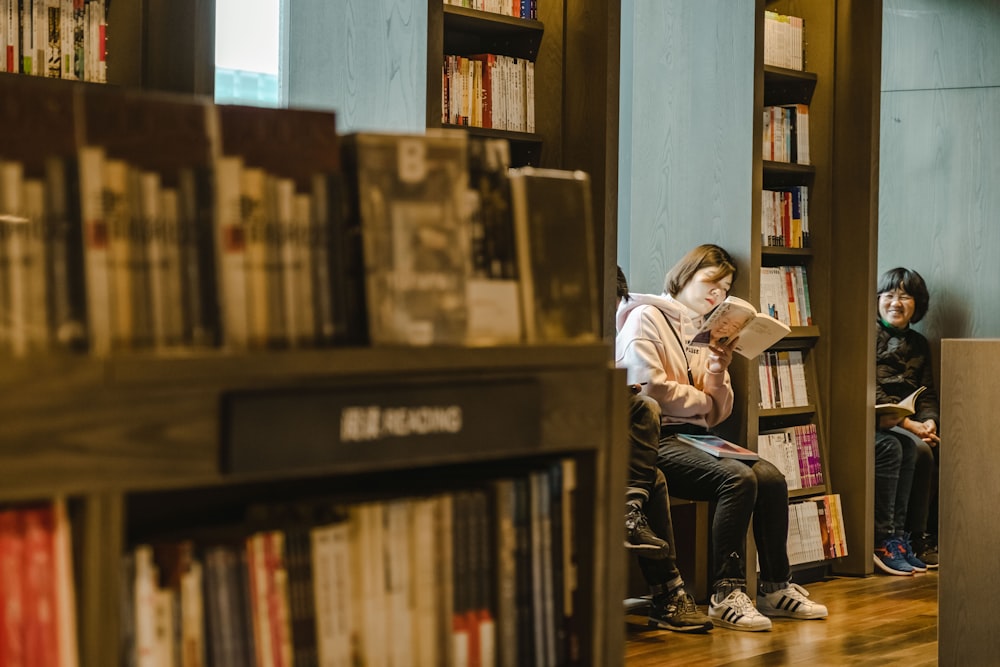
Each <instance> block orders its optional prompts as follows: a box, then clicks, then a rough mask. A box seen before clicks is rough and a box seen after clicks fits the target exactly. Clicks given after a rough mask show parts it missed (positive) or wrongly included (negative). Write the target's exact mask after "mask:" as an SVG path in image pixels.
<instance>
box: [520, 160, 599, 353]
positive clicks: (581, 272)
mask: <svg viewBox="0 0 1000 667" xmlns="http://www.w3.org/2000/svg"><path fill="white" fill-rule="evenodd" d="M511 197H512V200H513V205H514V230H515V237H516V240H517V259H518V270H519V275H520V284H521V297H522V299H521V308H522V314H523V320H524V328H525V338H526V340H527V341H528V342H529V343H539V342H563V341H580V342H583V341H594V340H597V339H598V338H599V337H600V322H599V317H600V315H599V314H600V305H599V299H598V295H597V269H596V266H597V264H596V260H595V258H594V240H593V239H594V225H593V218H592V212H591V203H590V202H591V196H590V177H589V176H588V175H587V174H586V173H584V172H582V171H562V170H557V169H535V168H533V167H523V168H521V169H516V170H513V171H512V172H511Z"/></svg>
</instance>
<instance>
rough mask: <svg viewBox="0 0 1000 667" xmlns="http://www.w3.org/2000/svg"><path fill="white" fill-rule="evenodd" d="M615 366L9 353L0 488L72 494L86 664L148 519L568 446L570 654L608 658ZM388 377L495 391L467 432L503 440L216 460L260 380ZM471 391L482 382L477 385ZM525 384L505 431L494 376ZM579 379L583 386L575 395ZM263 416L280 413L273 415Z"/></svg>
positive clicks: (101, 650)
mask: <svg viewBox="0 0 1000 667" xmlns="http://www.w3.org/2000/svg"><path fill="white" fill-rule="evenodd" d="M618 375H619V374H618V372H617V371H614V370H610V364H609V351H608V349H607V348H606V347H605V346H603V345H587V346H531V347H507V348H496V349H488V350H485V349H449V350H433V349H430V350H421V351H420V353H419V354H415V353H414V351H413V350H411V349H404V348H398V349H341V350H329V351H318V350H315V351H302V352H291V351H290V352H280V353H261V354H252V355H222V354H210V353H205V354H190V355H183V356H179V357H176V358H162V357H157V356H154V355H128V356H120V357H110V358H107V359H104V360H99V359H94V358H65V357H64V358H55V357H53V358H31V359H25V360H18V361H15V362H12V363H5V364H4V365H3V368H2V371H0V387H2V388H3V391H4V394H5V395H6V396H8V397H9V398H10V400H5V401H4V405H3V407H2V408H0V412H2V419H3V423H4V424H5V427H4V429H3V432H2V434H0V456H2V458H3V461H4V465H3V466H2V468H3V479H2V485H3V495H2V500H3V501H4V502H10V501H17V500H25V499H32V498H42V497H50V496H52V495H56V494H58V495H65V496H67V497H69V498H70V499H71V509H72V510H73V511H72V515H73V516H74V518H75V522H74V525H73V528H74V535H75V545H76V566H77V574H76V581H77V597H78V604H79V613H78V622H79V636H80V638H81V651H82V654H83V663H82V664H84V665H95V666H96V665H107V664H116V661H117V655H116V653H117V643H118V642H117V637H118V632H119V630H120V627H121V626H120V623H121V619H120V618H119V610H118V607H117V600H118V599H119V598H118V595H119V593H120V591H121V586H122V583H121V581H120V580H119V579H118V571H119V570H118V568H119V559H120V557H121V554H122V553H123V552H124V551H125V550H126V549H128V548H129V546H130V541H131V538H130V533H134V532H138V533H140V534H145V535H148V534H151V533H152V534H156V532H157V521H159V522H160V523H162V524H164V525H165V526H170V527H172V528H173V529H174V530H177V529H178V526H180V530H181V531H182V532H183V529H184V528H185V527H187V526H188V522H190V526H195V525H197V524H198V518H197V517H199V516H204V515H205V514H206V513H209V514H210V513H211V511H212V508H213V507H216V506H217V505H218V504H219V501H217V500H216V499H217V497H219V496H225V497H227V498H228V502H230V503H236V504H243V505H246V504H249V503H250V502H252V501H255V500H256V501H259V500H260V499H261V498H272V497H274V498H277V497H282V496H283V497H285V498H288V497H296V496H299V495H303V494H306V493H308V492H311V493H314V494H316V493H320V492H321V490H322V492H325V493H327V494H329V493H331V492H330V489H341V491H339V492H335V493H342V494H344V495H349V494H350V493H351V491H352V490H353V493H355V494H358V493H359V491H358V486H359V480H360V481H361V485H362V486H365V485H367V487H368V491H367V493H366V494H364V496H365V497H367V498H378V497H385V496H393V495H397V494H399V493H401V492H405V491H411V492H414V493H420V492H426V491H427V490H428V489H440V488H448V487H449V486H454V485H456V484H461V483H463V482H467V481H468V480H472V479H488V478H489V477H490V476H491V475H496V474H497V473H498V472H500V473H501V474H502V472H507V473H510V472H512V471H514V472H516V471H518V470H521V469H527V468H529V467H531V466H532V465H537V464H538V463H539V462H546V461H551V460H555V459H558V458H570V459H572V460H574V461H575V463H576V466H577V481H578V487H577V494H578V495H577V505H576V507H577V512H576V516H575V517H574V520H573V526H574V531H575V536H576V542H577V546H576V550H577V555H578V558H579V560H578V568H579V570H578V571H579V581H580V584H581V585H580V588H579V592H580V595H581V597H580V606H579V609H580V610H581V618H580V619H579V622H580V623H581V630H583V631H582V633H581V635H580V636H581V637H583V638H588V637H589V638H591V639H587V640H585V641H584V642H583V646H582V651H583V656H584V661H583V663H582V664H619V663H617V662H615V661H614V660H611V659H610V656H613V655H617V656H618V660H620V655H621V654H620V646H618V647H616V646H615V642H614V639H613V638H614V637H615V636H616V634H617V629H618V626H619V625H620V619H619V618H618V617H617V615H616V613H615V610H616V606H615V605H612V604H606V603H605V602H604V600H605V599H606V594H607V591H608V587H609V584H608V583H607V578H606V577H605V575H604V572H605V568H606V567H614V566H615V564H616V563H617V564H621V561H622V554H619V553H618V552H617V551H616V550H614V549H610V548H609V545H610V544H612V543H614V544H617V542H616V541H615V540H612V539H609V535H610V534H611V533H612V532H613V531H615V530H616V529H617V528H618V523H620V521H617V519H618V518H619V517H618V514H619V513H620V512H619V511H618V510H619V507H618V505H620V503H619V502H618V500H619V494H618V493H617V491H611V490H612V489H614V490H616V489H617V488H618V487H619V486H620V480H619V477H621V478H622V479H623V478H624V471H623V468H622V467H621V465H622V462H620V461H617V459H616V457H613V456H610V452H611V451H612V443H613V441H615V440H616V437H615V436H613V435H612V434H613V433H615V432H618V433H623V432H624V424H623V418H624V415H625V408H624V393H623V392H617V391H615V389H616V388H617V387H619V386H620V385H621V383H622V379H621V378H620V377H619V376H618ZM389 380H392V381H394V382H398V383H399V385H400V387H401V388H400V389H399V391H400V392H402V394H403V396H404V398H403V400H406V399H405V396H407V395H409V396H411V397H421V396H424V395H426V392H427V391H428V389H429V388H432V387H437V388H441V387H444V388H445V389H446V390H450V391H451V392H452V394H453V396H452V400H453V401H454V402H455V404H457V405H459V406H464V407H467V408H469V409H470V410H471V409H473V408H471V407H470V406H472V405H473V404H474V403H476V402H477V401H480V402H481V401H482V400H486V399H489V400H497V404H496V405H493V406H492V408H493V409H492V410H490V411H489V414H490V415H491V417H490V418H488V419H485V420H483V421H482V422H480V423H478V424H476V425H475V426H473V425H469V426H468V428H472V429H473V430H476V431H477V432H480V433H484V432H490V431H492V432H494V433H505V434H508V435H510V437H509V438H504V439H503V441H504V445H503V446H502V447H491V448H488V449H481V448H479V447H477V446H476V445H477V443H476V442H475V440H474V439H469V440H464V441H461V444H458V445H457V446H456V445H454V444H453V445H434V446H428V444H427V443H426V441H424V440H422V439H421V438H418V437H414V438H410V439H406V438H403V439H400V440H399V441H398V442H396V443H383V445H384V446H383V451H382V452H379V451H378V448H379V444H378V443H373V444H372V445H369V446H366V447H363V448H357V447H354V448H351V447H346V446H345V447H343V450H344V452H343V454H344V455H343V456H337V457H334V458H333V459H330V460H329V461H327V462H326V463H321V464H315V465H314V464H310V465H308V466H307V467H306V466H301V465H300V466H296V465H292V464H291V463H289V465H288V467H287V469H277V468H274V467H272V468H270V469H268V470H266V471H260V470H257V471H249V472H246V473H230V474H226V473H223V472H221V471H220V456H221V455H220V433H225V432H227V431H229V430H231V429H232V428H233V427H234V425H233V424H232V423H229V422H228V421H227V416H226V415H227V413H226V412H225V411H223V410H222V409H221V399H222V398H223V397H227V396H229V397H231V396H234V395H247V394H251V395H261V392H263V395H264V396H265V399H263V400H264V402H263V403H258V404H257V405H256V407H257V409H263V410H268V408H267V405H268V402H269V400H272V401H274V403H272V405H279V406H280V405H281V398H282V397H283V396H286V395H294V396H295V397H297V399H298V400H299V401H302V400H305V399H307V398H308V397H309V396H313V397H319V396H326V397H330V396H337V395H340V396H352V395H356V394H357V392H359V391H362V390H363V389H364V388H368V389H370V388H371V387H372V386H373V385H374V386H379V384H380V383H385V382H387V381H389ZM470 386H473V387H476V386H478V387H482V388H483V391H482V397H481V398H478V399H477V392H476V391H475V389H469V387H470ZM524 386H530V387H531V389H532V395H533V396H535V397H537V398H538V404H537V405H535V406H534V410H533V411H532V410H528V412H527V413H526V418H525V419H524V420H523V421H522V422H521V423H519V424H518V425H517V426H516V427H514V426H512V425H511V423H510V421H509V420H510V413H509V411H508V410H507V409H505V403H504V402H503V401H504V399H503V396H504V395H505V390H504V388H505V387H507V388H508V390H510V389H511V388H512V389H513V390H514V391H515V392H520V391H522V390H523V388H524ZM569 387H573V390H570V389H569ZM580 388H586V391H585V392H582V394H581V392H580V391H579V390H580ZM498 392H499V393H498ZM619 394H621V396H619ZM507 395H508V399H509V394H507ZM267 397H270V399H268V398H267ZM497 397H499V398H497ZM321 400H325V399H321ZM521 405H522V408H521V409H523V407H524V406H523V402H522V403H521ZM509 407H511V409H513V410H514V411H515V412H517V411H518V410H519V409H518V408H514V407H513V404H511V405H510V406H509ZM480 408H481V406H480ZM470 414H471V413H470ZM478 414H481V409H480V412H479V413H478ZM619 415H621V416H622V417H621V418H619ZM272 417H273V418H274V419H279V420H280V419H282V418H283V415H282V413H281V411H280V410H278V411H277V412H274V413H273V414H272ZM237 430H238V429H237ZM296 433H297V431H296V429H295V428H294V427H291V428H289V430H288V432H287V439H286V441H285V442H284V443H283V445H282V446H283V448H285V449H287V450H288V451H289V452H294V451H295V449H296V442H297V440H299V438H297V437H296ZM300 434H301V435H305V434H304V432H302V433H300ZM329 435H330V437H331V438H332V440H335V439H336V437H335V434H334V433H330V434H329ZM228 442H229V445H230V446H234V447H239V446H240V443H239V442H234V441H232V439H231V438H230V439H229V440H228ZM620 444H621V443H616V444H615V445H614V446H616V447H617V446H619V445H620ZM373 489H374V491H373ZM183 508H186V509H183ZM609 531H610V532H609ZM615 534H617V533H615ZM598 656H602V657H598ZM605 656H606V657H607V658H608V659H607V660H606V659H605Z"/></svg>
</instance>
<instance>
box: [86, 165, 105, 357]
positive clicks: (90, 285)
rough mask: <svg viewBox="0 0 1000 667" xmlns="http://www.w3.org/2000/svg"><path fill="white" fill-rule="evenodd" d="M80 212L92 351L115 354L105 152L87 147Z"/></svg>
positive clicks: (98, 353) (97, 353) (99, 353)
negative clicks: (105, 204) (105, 211)
mask: <svg viewBox="0 0 1000 667" xmlns="http://www.w3.org/2000/svg"><path fill="white" fill-rule="evenodd" d="M79 165H80V208H81V209H82V211H81V213H82V218H83V248H84V267H85V269H84V273H85V279H86V283H87V320H88V330H89V334H90V349H91V351H92V352H93V353H94V354H96V355H99V356H100V355H106V354H108V353H109V352H110V351H111V293H110V291H111V285H110V271H109V268H108V250H109V249H108V236H109V235H108V225H107V221H106V220H105V217H104V208H103V201H102V198H103V191H104V178H103V173H104V150H103V149H101V148H98V147H90V146H87V147H83V148H81V149H80V152H79Z"/></svg>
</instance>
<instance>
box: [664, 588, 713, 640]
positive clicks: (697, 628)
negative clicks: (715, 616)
mask: <svg viewBox="0 0 1000 667" xmlns="http://www.w3.org/2000/svg"><path fill="white" fill-rule="evenodd" d="M648 625H649V627H651V628H663V629H665V630H673V631H674V632H708V631H709V630H711V629H712V627H713V625H712V619H710V618H709V617H708V616H706V615H705V614H703V613H701V612H700V611H699V610H698V605H696V604H695V603H694V598H693V597H691V596H690V595H689V594H688V592H687V591H685V590H684V589H683V588H678V589H677V590H676V591H675V592H674V593H672V594H669V593H664V594H663V595H654V596H653V601H652V602H651V603H650V604H649V621H648Z"/></svg>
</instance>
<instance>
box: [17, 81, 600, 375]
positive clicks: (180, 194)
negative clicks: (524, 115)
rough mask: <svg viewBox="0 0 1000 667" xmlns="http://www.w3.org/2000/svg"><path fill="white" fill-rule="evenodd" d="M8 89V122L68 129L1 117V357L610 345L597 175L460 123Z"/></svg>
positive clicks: (84, 90) (20, 86)
mask: <svg viewBox="0 0 1000 667" xmlns="http://www.w3.org/2000/svg"><path fill="white" fill-rule="evenodd" d="M4 85H5V87H6V88H7V89H10V91H11V92H12V95H11V96H10V99H12V100H14V101H13V102H11V104H10V105H8V107H5V109H4V113H8V114H10V115H12V116H18V117H22V116H23V113H24V112H26V111H27V110H28V109H32V110H37V109H45V110H46V112H47V113H49V114H50V116H51V117H50V118H41V119H39V123H37V124H32V125H30V126H28V127H19V128H18V129H17V130H14V129H13V127H12V126H8V125H5V124H4V123H2V122H0V352H7V353H13V354H14V355H17V356H24V355H30V354H33V353H40V352H44V351H48V350H51V349H71V350H89V351H91V352H93V353H95V354H98V355H106V354H109V353H114V352H120V351H134V350H152V351H157V352H159V351H169V350H190V349H204V348H213V347H220V346H221V347H225V348H227V349H229V350H234V351H241V350H248V349H251V350H252V349H261V348H289V347H297V346H326V345H368V344H377V345H378V344H403V345H488V344H497V343H508V344H509V343H519V342H524V341H527V342H542V341H544V342H557V341H560V342H561V341H566V340H587V341H592V340H596V338H597V337H598V335H599V326H598V318H599V307H598V305H597V293H596V270H595V268H594V267H595V260H594V257H593V249H592V246H593V244H592V242H591V239H592V236H593V220H592V213H591V210H590V199H589V198H590V191H589V188H590V185H589V178H587V176H586V174H583V173H582V172H568V171H557V170H532V169H523V170H518V171H510V169H509V166H510V158H509V147H508V145H507V143H506V141H505V140H500V139H482V138H478V137H470V136H469V135H468V134H467V133H465V132H464V131H459V130H450V131H449V130H441V131H432V132H428V133H426V134H421V135H398V134H395V135H390V134H354V135H343V136H342V135H339V134H338V133H337V132H336V129H335V125H334V116H333V114H331V113H326V112H319V111H305V110H282V109H260V108H251V107H239V106H229V105H212V104H208V103H205V102H202V101H197V100H193V99H190V98H175V97H166V98H165V97H162V96H157V95H151V94H143V93H138V92H129V91H121V90H113V89H109V88H107V87H99V88H92V87H84V86H80V87H68V88H67V87H64V86H65V84H60V85H61V86H63V87H56V84H51V83H47V82H44V80H39V79H34V78H33V77H13V78H12V79H10V80H6V81H5V82H4ZM77 124H79V126H80V127H82V128H85V131H84V132H83V134H84V135H85V136H84V137H83V138H81V137H80V136H79V135H78V133H77V132H76V130H75V127H76V126H77ZM269 132H276V133H278V134H279V135H280V141H276V140H275V139H274V138H273V136H270V135H269ZM567 211H572V212H573V214H572V216H568V215H566V212H567ZM560 239H563V240H562V241H560ZM553 244H559V245H560V247H561V253H560V255H559V257H557V258H555V260H553V258H552V256H551V253H550V250H551V247H553ZM556 283H558V284H556ZM571 287H572V289H571ZM553 295H558V296H560V297H561V298H554V297H553Z"/></svg>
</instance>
